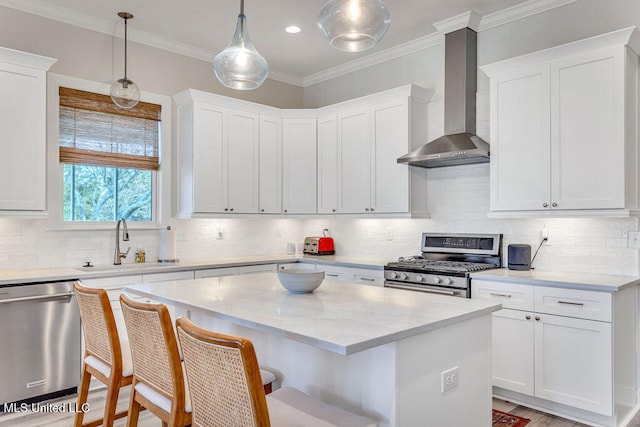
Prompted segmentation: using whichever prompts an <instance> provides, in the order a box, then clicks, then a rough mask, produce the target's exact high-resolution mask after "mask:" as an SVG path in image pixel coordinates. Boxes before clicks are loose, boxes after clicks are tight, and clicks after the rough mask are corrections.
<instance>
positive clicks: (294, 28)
mask: <svg viewBox="0 0 640 427" xmlns="http://www.w3.org/2000/svg"><path fill="white" fill-rule="evenodd" d="M284 30H285V31H286V32H287V33H289V34H298V33H299V32H300V31H302V28H300V27H298V26H297V25H288V26H286V27H284Z"/></svg>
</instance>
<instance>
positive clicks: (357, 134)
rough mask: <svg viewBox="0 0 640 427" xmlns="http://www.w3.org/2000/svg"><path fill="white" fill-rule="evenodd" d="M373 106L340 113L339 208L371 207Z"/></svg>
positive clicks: (342, 210) (361, 209)
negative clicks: (370, 114) (371, 115)
mask: <svg viewBox="0 0 640 427" xmlns="http://www.w3.org/2000/svg"><path fill="white" fill-rule="evenodd" d="M371 205H372V204H371V119H370V116H369V108H367V107H364V108H362V109H357V110H354V111H344V112H339V113H338V212H340V213H369V212H370V211H371Z"/></svg>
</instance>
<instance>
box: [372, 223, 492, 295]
mask: <svg viewBox="0 0 640 427" xmlns="http://www.w3.org/2000/svg"><path fill="white" fill-rule="evenodd" d="M501 247H502V235H501V234H460V233H455V234H444V233H422V243H421V251H422V254H421V255H416V256H410V257H401V258H399V259H398V260H397V261H393V262H389V263H388V264H387V265H385V267H384V279H385V280H384V286H385V287H387V288H396V289H406V290H411V291H419V292H428V293H434V294H440V295H449V296H453V297H459V298H471V281H470V279H469V274H470V273H471V272H474V271H480V270H486V269H490V268H498V267H500V265H501Z"/></svg>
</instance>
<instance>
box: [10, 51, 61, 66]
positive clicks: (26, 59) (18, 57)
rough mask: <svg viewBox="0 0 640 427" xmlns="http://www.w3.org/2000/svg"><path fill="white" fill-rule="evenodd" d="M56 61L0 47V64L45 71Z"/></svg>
mask: <svg viewBox="0 0 640 427" xmlns="http://www.w3.org/2000/svg"><path fill="white" fill-rule="evenodd" d="M57 61H58V60H57V59H54V58H49V57H48V56H41V55H35V54H33V53H28V52H22V51H20V50H15V49H9V48H7V47H0V62H4V63H8V64H14V65H20V66H23V67H29V68H35V69H37V70H42V71H47V70H48V69H49V68H51V66H52V65H53V64H55V63H56V62H57Z"/></svg>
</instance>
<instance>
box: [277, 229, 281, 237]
mask: <svg viewBox="0 0 640 427" xmlns="http://www.w3.org/2000/svg"><path fill="white" fill-rule="evenodd" d="M276 237H282V229H281V228H280V227H276Z"/></svg>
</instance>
